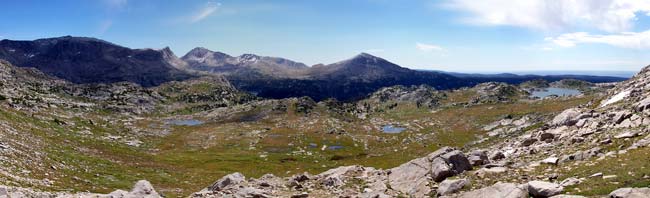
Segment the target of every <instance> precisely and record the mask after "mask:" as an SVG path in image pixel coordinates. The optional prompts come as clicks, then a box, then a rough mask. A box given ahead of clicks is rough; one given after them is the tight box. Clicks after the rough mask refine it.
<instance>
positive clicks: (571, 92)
mask: <svg viewBox="0 0 650 198" xmlns="http://www.w3.org/2000/svg"><path fill="white" fill-rule="evenodd" d="M578 94H580V91H579V90H577V89H566V88H556V87H549V88H546V89H542V90H535V91H533V93H531V97H538V98H545V97H548V96H551V95H557V96H575V95H578Z"/></svg>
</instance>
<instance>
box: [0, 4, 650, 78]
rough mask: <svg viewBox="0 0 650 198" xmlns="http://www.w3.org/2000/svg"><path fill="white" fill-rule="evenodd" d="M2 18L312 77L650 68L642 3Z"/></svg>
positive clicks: (44, 8)
mask: <svg viewBox="0 0 650 198" xmlns="http://www.w3.org/2000/svg"><path fill="white" fill-rule="evenodd" d="M496 5H498V6H496ZM3 6H4V7H3V8H4V9H3V12H0V39H12V40H28V39H37V38H49V37H56V36H60V35H83V36H88V37H94V38H101V39H104V40H107V41H111V42H115V43H119V44H120V45H122V46H127V47H129V48H152V49H160V48H163V47H165V46H169V47H170V48H172V50H173V51H174V52H175V53H178V54H180V53H179V52H187V51H189V50H191V49H192V48H194V47H197V46H201V47H205V48H208V49H212V50H218V51H221V52H224V53H228V54H235V55H239V54H245V53H251V54H260V55H264V56H272V57H283V58H286V59H290V60H295V61H298V62H302V63H305V64H307V65H315V64H319V63H324V64H326V63H332V62H336V61H338V60H343V59H346V58H349V57H350V56H352V55H354V54H358V53H361V52H367V53H371V54H373V55H376V56H379V57H382V58H385V59H386V60H389V61H391V62H393V63H396V64H398V65H402V66H405V67H408V68H412V69H439V70H457V69H458V66H459V65H463V68H462V70H468V71H475V70H490V71H510V70H520V69H521V68H522V67H524V68H527V69H531V70H538V69H539V68H544V69H545V70H546V69H548V70H626V71H627V70H638V69H640V68H642V67H643V66H645V65H647V64H648V61H647V60H650V53H647V51H648V49H650V40H649V39H650V36H649V35H650V15H648V14H649V13H650V4H644V3H643V2H642V1H618V0H617V1H543V0H533V1H524V2H517V3H507V4H504V3H503V2H502V1H501V0H485V1H471V0H439V1H428V0H415V1H406V2H404V1H377V0H367V1H366V0H364V1H343V0H332V1H297V0H288V1H273V2H270V1H264V0H251V1H236V0H196V1H174V0H170V1H164V2H161V1H152V0H141V1H134V0H98V1H83V0H61V1H45V2H43V1H13V2H11V3H6V4H4V5H3ZM554 8H565V9H554ZM25 11H29V13H30V14H28V15H26V14H25ZM332 13H336V14H335V15H333V14H332ZM612 13H616V14H612ZM79 16H84V17H79ZM296 16H300V17H296ZM560 16H561V17H560ZM15 19H20V20H15Z"/></svg>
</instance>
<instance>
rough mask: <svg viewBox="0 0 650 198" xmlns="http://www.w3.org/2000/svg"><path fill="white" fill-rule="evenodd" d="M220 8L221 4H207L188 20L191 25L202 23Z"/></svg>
mask: <svg viewBox="0 0 650 198" xmlns="http://www.w3.org/2000/svg"><path fill="white" fill-rule="evenodd" d="M220 6H221V3H213V2H208V3H207V4H205V6H204V7H202V8H201V9H200V10H198V11H197V12H196V13H195V14H194V15H192V17H191V18H190V22H191V23H196V22H199V21H202V20H203V19H205V18H207V17H209V16H210V15H212V14H213V13H214V12H216V11H217V9H219V7H220Z"/></svg>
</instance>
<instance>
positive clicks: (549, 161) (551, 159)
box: [541, 157, 560, 165]
mask: <svg viewBox="0 0 650 198" xmlns="http://www.w3.org/2000/svg"><path fill="white" fill-rule="evenodd" d="M559 161H560V158H557V157H549V158H546V159H544V160H542V162H541V163H542V164H552V165H557V163H558V162H559Z"/></svg>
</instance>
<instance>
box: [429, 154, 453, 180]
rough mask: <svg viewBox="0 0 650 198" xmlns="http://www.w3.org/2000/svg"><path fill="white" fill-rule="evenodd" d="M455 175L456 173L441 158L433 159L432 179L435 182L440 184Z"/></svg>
mask: <svg viewBox="0 0 650 198" xmlns="http://www.w3.org/2000/svg"><path fill="white" fill-rule="evenodd" d="M453 175H454V172H453V171H452V170H451V166H449V165H448V164H447V162H445V160H444V159H442V158H439V157H437V158H434V159H433V161H432V162H431V178H432V179H433V181H436V182H440V181H442V180H445V178H447V177H451V176H453Z"/></svg>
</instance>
